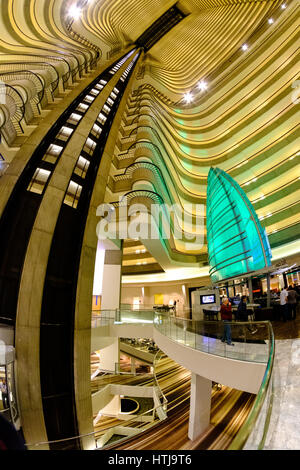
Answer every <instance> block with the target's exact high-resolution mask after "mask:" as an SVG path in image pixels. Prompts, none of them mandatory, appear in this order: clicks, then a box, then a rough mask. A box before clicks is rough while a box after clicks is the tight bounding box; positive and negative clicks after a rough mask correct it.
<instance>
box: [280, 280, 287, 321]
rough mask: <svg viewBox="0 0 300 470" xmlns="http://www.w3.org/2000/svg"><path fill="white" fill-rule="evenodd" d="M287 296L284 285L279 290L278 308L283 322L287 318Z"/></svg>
mask: <svg viewBox="0 0 300 470" xmlns="http://www.w3.org/2000/svg"><path fill="white" fill-rule="evenodd" d="M287 298H288V291H287V290H286V288H285V287H284V288H283V289H282V291H281V292H280V308H281V314H282V317H283V321H284V322H286V320H287V318H288V304H287Z"/></svg>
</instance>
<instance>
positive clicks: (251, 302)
mask: <svg viewBox="0 0 300 470" xmlns="http://www.w3.org/2000/svg"><path fill="white" fill-rule="evenodd" d="M248 290H249V301H250V304H253V287H252V278H251V277H248Z"/></svg>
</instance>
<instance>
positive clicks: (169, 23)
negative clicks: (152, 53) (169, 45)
mask: <svg viewBox="0 0 300 470" xmlns="http://www.w3.org/2000/svg"><path fill="white" fill-rule="evenodd" d="M186 16H187V15H186V14H185V13H183V12H182V11H180V10H179V8H178V7H177V5H174V6H173V7H172V8H170V9H169V10H167V11H166V12H165V13H164V14H163V15H162V16H161V17H160V18H158V20H156V21H155V22H154V23H153V24H152V25H151V26H149V28H148V29H146V31H145V32H144V33H143V34H142V35H141V36H140V37H139V38H138V39H137V40H136V45H137V46H139V47H143V48H144V50H145V52H147V51H149V49H151V47H152V46H154V44H156V43H157V42H158V41H159V40H160V39H161V38H162V37H163V36H164V35H165V34H167V33H168V32H169V31H170V30H171V29H172V28H174V26H176V25H177V24H178V23H179V22H180V21H181V20H183V18H185V17H186Z"/></svg>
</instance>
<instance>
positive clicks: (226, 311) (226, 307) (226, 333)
mask: <svg viewBox="0 0 300 470" xmlns="http://www.w3.org/2000/svg"><path fill="white" fill-rule="evenodd" d="M220 314H221V320H223V322H224V330H223V337H222V339H221V341H222V343H225V342H226V343H227V344H228V346H234V344H233V343H232V341H231V326H230V322H231V321H232V309H231V303H230V302H229V300H228V299H227V298H225V299H223V302H222V305H221V309H220Z"/></svg>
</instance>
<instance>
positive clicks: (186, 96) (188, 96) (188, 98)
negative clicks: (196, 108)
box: [184, 92, 193, 103]
mask: <svg viewBox="0 0 300 470" xmlns="http://www.w3.org/2000/svg"><path fill="white" fill-rule="evenodd" d="M184 99H185V101H186V103H190V102H191V101H193V95H192V93H190V92H188V93H185V94H184Z"/></svg>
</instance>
